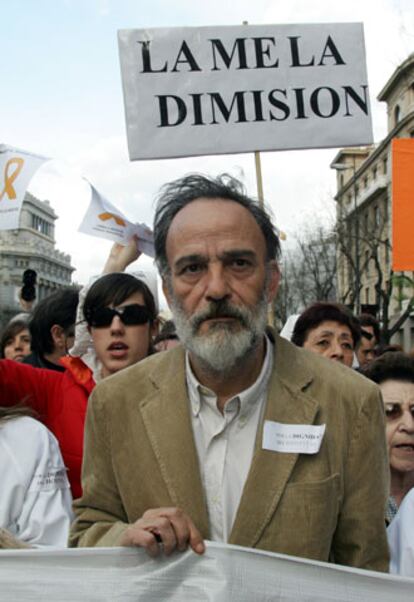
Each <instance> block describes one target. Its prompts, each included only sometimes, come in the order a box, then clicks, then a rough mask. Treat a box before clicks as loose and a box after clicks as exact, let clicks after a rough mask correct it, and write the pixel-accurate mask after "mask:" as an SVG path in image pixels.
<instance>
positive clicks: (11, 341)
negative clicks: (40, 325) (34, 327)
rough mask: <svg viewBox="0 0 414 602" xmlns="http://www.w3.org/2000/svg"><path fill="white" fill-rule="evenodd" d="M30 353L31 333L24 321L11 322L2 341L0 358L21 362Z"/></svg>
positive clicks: (2, 336) (0, 342)
mask: <svg viewBox="0 0 414 602" xmlns="http://www.w3.org/2000/svg"><path fill="white" fill-rule="evenodd" d="M29 353H30V332H29V327H28V325H27V322H25V321H24V320H18V319H15V320H11V321H10V322H9V323H8V324H7V326H6V328H5V329H4V330H3V334H2V335H1V339H0V358H1V359H6V360H15V361H16V362H21V361H23V360H24V358H25V357H27V356H28V355H29Z"/></svg>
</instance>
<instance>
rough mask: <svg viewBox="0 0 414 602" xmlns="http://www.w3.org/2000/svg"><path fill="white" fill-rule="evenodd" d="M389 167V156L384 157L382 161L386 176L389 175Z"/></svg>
mask: <svg viewBox="0 0 414 602" xmlns="http://www.w3.org/2000/svg"><path fill="white" fill-rule="evenodd" d="M387 167H388V161H387V157H385V159H383V161H382V169H383V174H384V176H386V175H387Z"/></svg>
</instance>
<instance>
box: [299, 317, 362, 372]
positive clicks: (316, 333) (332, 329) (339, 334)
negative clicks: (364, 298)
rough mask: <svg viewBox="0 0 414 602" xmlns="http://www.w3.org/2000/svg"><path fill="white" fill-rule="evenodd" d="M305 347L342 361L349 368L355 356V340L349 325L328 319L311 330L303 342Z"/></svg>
mask: <svg viewBox="0 0 414 602" xmlns="http://www.w3.org/2000/svg"><path fill="white" fill-rule="evenodd" d="M303 347H304V348H305V349H309V351H313V352H314V353H318V354H319V355H323V356H324V357H327V358H328V359H331V360H336V361H337V362H341V363H342V364H344V365H345V366H348V367H349V368H351V367H352V362H353V358H354V341H353V339H352V334H351V331H350V329H349V328H348V326H346V325H345V324H340V323H339V322H334V321H331V320H326V321H325V322H321V324H319V325H318V326H317V327H316V328H313V329H312V330H310V331H309V333H308V335H307V337H306V340H305V342H304V344H303Z"/></svg>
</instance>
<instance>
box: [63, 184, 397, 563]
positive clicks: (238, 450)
mask: <svg viewBox="0 0 414 602" xmlns="http://www.w3.org/2000/svg"><path fill="white" fill-rule="evenodd" d="M154 236H155V249H156V258H157V263H158V267H159V270H160V273H161V276H162V280H163V288H164V293H165V295H166V298H167V300H168V303H169V306H170V308H171V311H172V314H173V319H174V322H175V325H176V330H177V334H178V337H179V339H180V341H181V343H182V345H180V346H179V347H177V348H175V349H172V350H171V351H168V352H165V353H162V354H159V355H158V356H157V355H155V356H152V357H151V358H149V359H146V360H144V361H142V362H140V363H139V364H136V365H134V366H132V367H131V368H128V369H126V370H124V371H122V372H121V373H118V374H117V375H115V376H114V377H112V378H110V379H107V380H106V381H104V382H103V383H102V384H99V385H98V386H97V387H96V388H95V390H94V392H93V394H92V398H91V400H90V403H89V406H88V416H87V427H86V433H85V457H84V468H83V482H82V484H83V492H84V493H83V497H82V498H81V499H79V500H78V501H77V502H75V512H76V515H77V519H76V521H75V523H74V525H73V528H72V534H71V545H72V546H76V545H78V546H95V545H97V546H107V545H125V546H134V545H135V546H142V547H144V548H145V549H146V550H147V552H148V553H149V554H150V555H152V556H156V555H157V554H159V553H161V552H162V551H163V552H164V553H165V554H167V555H168V554H170V553H171V552H172V551H173V550H175V549H178V550H185V549H186V548H187V547H188V546H190V547H191V548H192V549H193V550H194V551H195V552H196V553H199V554H202V553H203V552H204V549H205V545H204V539H213V540H215V541H223V542H229V543H232V544H238V545H242V546H249V547H257V548H260V549H263V550H270V551H274V552H281V553H285V554H292V555H296V556H302V557H307V558H313V559H316V560H323V561H328V560H329V561H334V562H337V563H341V564H347V565H351V566H356V567H361V568H366V569H373V570H387V567H388V556H387V544H386V536H385V528H384V509H385V503H386V498H387V491H388V483H387V474H388V470H387V455H386V446H385V436H384V426H383V404H382V402H381V397H380V394H379V390H378V388H377V387H376V386H375V385H373V384H372V383H370V382H369V381H368V380H366V379H364V378H363V377H361V376H360V375H358V374H354V373H353V372H352V371H351V370H349V369H347V368H345V367H343V366H341V365H335V364H336V363H335V362H329V361H327V360H325V359H324V358H322V357H319V356H317V355H316V354H313V353H309V352H307V351H305V350H302V349H298V348H296V347H295V346H293V345H292V344H290V343H289V342H287V341H284V340H282V339H280V338H279V337H277V336H275V335H274V334H273V333H272V332H271V331H270V330H269V329H268V328H267V307H268V304H269V303H271V302H272V301H273V300H274V298H275V295H276V292H277V288H278V284H279V279H280V273H279V268H278V263H277V259H278V256H279V252H280V245H279V240H278V237H277V235H276V232H275V229H274V227H273V226H272V223H271V220H270V218H269V216H268V214H267V213H266V212H265V211H264V210H263V209H262V208H261V207H260V206H259V205H258V204H257V203H256V202H255V201H253V200H252V199H250V198H249V197H248V196H247V195H246V194H245V192H244V190H243V188H242V186H241V184H240V183H239V182H237V181H236V180H234V179H232V178H230V177H229V176H222V177H219V178H216V179H212V178H206V177H203V176H199V175H192V176H187V177H185V178H183V179H180V180H178V181H176V182H172V183H171V184H168V185H166V186H165V187H164V189H163V190H162V193H161V195H160V197H159V199H158V205H157V210H156V216H155V225H154Z"/></svg>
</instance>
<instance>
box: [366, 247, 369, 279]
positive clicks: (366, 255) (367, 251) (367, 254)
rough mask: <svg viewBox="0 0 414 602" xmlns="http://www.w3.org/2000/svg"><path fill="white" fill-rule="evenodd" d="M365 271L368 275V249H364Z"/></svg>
mask: <svg viewBox="0 0 414 602" xmlns="http://www.w3.org/2000/svg"><path fill="white" fill-rule="evenodd" d="M365 271H366V273H367V276H369V250H368V249H367V250H366V251H365Z"/></svg>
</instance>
